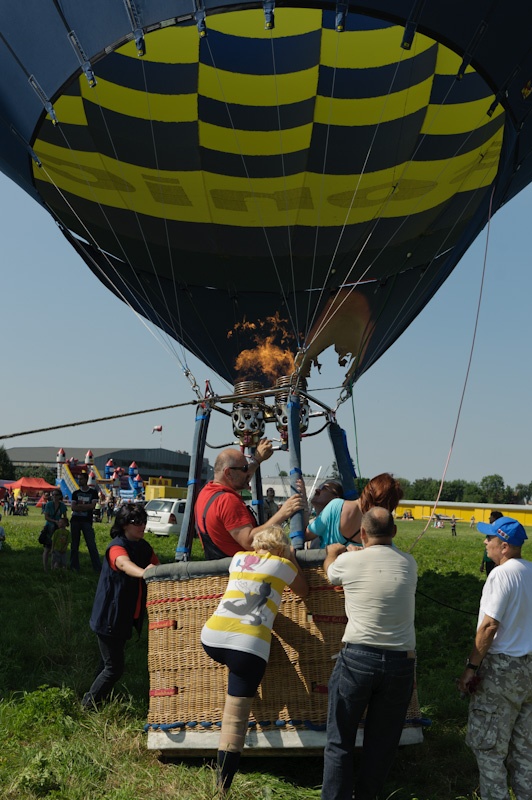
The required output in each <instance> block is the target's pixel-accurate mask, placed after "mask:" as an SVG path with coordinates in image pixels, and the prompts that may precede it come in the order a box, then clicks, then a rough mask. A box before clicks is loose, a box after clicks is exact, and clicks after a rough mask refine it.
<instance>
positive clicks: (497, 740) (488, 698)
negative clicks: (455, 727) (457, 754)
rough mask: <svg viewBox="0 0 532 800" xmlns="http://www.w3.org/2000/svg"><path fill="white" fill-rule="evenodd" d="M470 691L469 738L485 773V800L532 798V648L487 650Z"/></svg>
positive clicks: (482, 781)
mask: <svg viewBox="0 0 532 800" xmlns="http://www.w3.org/2000/svg"><path fill="white" fill-rule="evenodd" d="M480 675H481V677H482V682H481V684H480V686H479V688H478V690H477V692H476V694H474V695H473V696H472V697H471V700H470V703H469V720H468V726H467V737H466V742H467V744H468V745H469V747H470V748H471V749H472V751H473V753H474V754H475V757H476V759H477V763H478V769H479V773H480V795H481V797H482V800H508V798H509V794H508V783H510V786H511V787H512V789H513V790H514V792H515V796H516V800H532V654H529V655H527V656H522V657H520V658H517V657H513V656H506V655H503V654H494V655H489V654H488V655H487V656H486V658H485V659H484V661H483V663H482V667H481V670H480Z"/></svg>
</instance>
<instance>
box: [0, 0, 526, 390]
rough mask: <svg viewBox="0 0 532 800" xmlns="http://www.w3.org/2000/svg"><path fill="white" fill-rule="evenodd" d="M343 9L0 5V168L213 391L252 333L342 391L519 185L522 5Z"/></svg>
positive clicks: (230, 372) (118, 1) (161, 2)
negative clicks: (193, 360)
mask: <svg viewBox="0 0 532 800" xmlns="http://www.w3.org/2000/svg"><path fill="white" fill-rule="evenodd" d="M356 9H357V6H356V5H355V4H349V3H339V4H338V5H337V7H336V10H329V9H322V8H320V7H318V6H312V7H305V6H304V5H301V4H298V6H297V7H296V8H291V7H284V6H281V7H278V8H276V9H275V10H274V4H273V3H266V4H265V5H264V8H255V7H253V4H252V3H250V2H246V1H245V0H244V2H241V3H239V4H238V8H236V7H234V6H233V5H232V4H230V3H228V4H226V5H225V6H223V5H222V6H219V5H218V6H217V7H216V8H214V4H211V3H198V4H197V6H195V7H194V10H191V7H190V5H189V4H188V3H184V2H179V1H178V0H177V1H176V2H174V3H169V2H167V0H166V1H165V0H153V2H152V1H151V0H146V2H143V3H142V4H139V3H136V2H134V0H126V2H122V0H115V2H112V0H105V1H104V0H99V1H98V0H97V1H96V2H95V3H93V4H91V12H90V14H89V13H87V12H86V11H85V10H84V7H83V6H82V5H81V6H80V4H79V3H77V2H74V0H65V2H63V3H62V4H61V5H59V4H57V3H54V2H52V0H48V1H47V0H41V1H40V2H32V3H30V4H29V5H28V4H19V3H16V2H14V0H13V2H5V3H3V7H2V19H3V24H2V34H1V40H2V48H1V50H0V64H1V67H2V72H1V74H2V76H3V78H2V85H1V86H0V104H1V115H0V116H1V121H2V125H1V126H0V143H1V148H0V153H1V156H0V166H1V168H2V170H3V171H4V172H5V173H6V174H7V175H9V176H10V177H11V178H13V180H15V181H16V182H17V183H18V184H19V185H20V186H22V187H23V188H24V189H25V190H26V191H27V192H29V193H30V194H31V195H33V196H34V197H35V199H36V200H37V201H38V202H40V203H41V204H43V205H45V207H46V208H47V209H48V210H49V212H50V213H51V215H52V216H53V217H54V218H55V220H56V222H57V223H58V225H59V226H60V228H61V230H62V231H63V233H64V235H65V236H66V237H67V238H68V239H69V241H70V242H71V243H72V245H73V246H74V248H75V249H76V250H77V251H78V253H79V254H80V255H81V257H82V258H83V259H84V260H85V262H86V263H87V264H88V266H89V267H90V269H92V270H93V272H94V273H95V274H96V275H97V277H98V278H99V279H100V280H102V281H103V282H104V283H105V284H106V285H108V286H109V288H110V289H111V290H112V291H113V292H115V293H116V294H117V295H118V296H119V297H120V298H121V299H123V300H124V301H125V302H127V303H128V304H130V305H131V306H132V307H133V308H134V309H135V310H136V311H138V312H140V313H141V314H143V315H144V316H145V317H147V318H148V319H150V320H152V321H153V323H154V324H155V325H157V326H159V327H160V328H162V329H164V330H165V331H167V332H169V333H170V334H171V335H172V336H173V337H175V338H176V339H177V340H178V341H180V342H182V343H183V344H184V346H185V347H186V348H188V350H190V351H192V352H193V353H195V354H196V355H197V356H199V358H201V359H202V360H204V361H205V363H207V364H208V365H209V366H210V367H211V368H212V369H213V370H215V371H216V372H217V373H218V374H219V375H221V376H223V377H225V378H227V379H228V380H230V381H234V380H235V378H236V377H238V376H239V375H240V374H241V372H240V371H239V370H241V368H242V367H241V362H242V358H241V354H242V353H243V351H244V352H245V351H246V350H249V351H253V352H255V351H257V348H258V344H257V341H256V339H257V337H258V336H259V335H262V336H263V337H265V338H266V339H268V340H269V341H270V342H271V344H272V345H275V346H278V347H279V348H280V349H281V350H282V351H283V352H288V354H289V356H290V357H294V356H296V355H297V354H298V353H299V356H298V360H297V364H298V369H300V370H302V371H303V372H308V370H309V368H310V364H311V363H312V360H313V359H315V358H316V357H317V356H318V355H319V353H320V352H321V351H322V350H323V349H325V348H327V347H329V346H333V345H334V346H335V347H336V349H337V351H338V353H339V357H340V360H341V361H342V364H345V366H346V367H347V371H348V373H349V380H350V381H352V380H355V379H356V378H357V377H359V376H360V375H361V374H362V373H363V372H364V371H365V370H366V369H368V367H369V366H370V365H371V364H372V363H374V361H375V360H376V359H377V358H378V357H379V356H380V355H381V354H382V353H383V352H384V350H386V348H387V347H389V346H390V344H391V343H392V342H393V341H394V340H395V339H396V338H397V336H399V335H400V333H401V332H402V331H403V330H404V329H405V328H406V326H407V325H408V324H409V323H410V322H411V321H412V319H413V318H414V317H415V316H416V315H417V314H418V313H419V311H420V310H421V309H422V308H423V306H424V305H425V304H426V303H427V301H428V300H429V299H430V298H431V297H432V295H433V294H434V292H435V291H436V290H437V289H438V287H439V286H440V285H441V284H442V282H443V281H444V280H445V278H446V277H447V276H448V275H449V273H450V271H451V270H452V269H453V267H454V266H455V265H456V263H457V262H458V260H459V258H460V256H461V255H462V254H463V252H464V251H465V250H466V248H467V247H468V245H469V244H470V243H471V242H472V241H473V239H474V238H475V236H476V235H477V234H478V232H479V231H480V230H481V229H482V227H483V226H484V224H485V223H486V220H487V218H488V215H489V213H490V208H491V213H493V212H494V211H495V210H496V209H497V208H498V207H500V206H501V205H502V204H503V203H505V202H507V201H508V200H509V199H510V198H511V197H512V196H514V195H515V194H516V193H517V192H518V191H519V190H520V189H521V188H523V187H524V186H525V185H526V184H527V183H528V182H529V180H530V175H531V170H532V166H531V163H530V160H529V159H528V155H529V153H530V150H531V147H532V139H531V134H530V123H529V121H528V115H529V110H530V107H531V106H530V103H531V102H532V98H531V96H530V95H531V93H532V82H531V81H532V55H531V53H530V52H529V47H528V38H527V33H526V32H527V31H528V30H529V26H528V24H527V23H528V22H529V21H530V17H531V16H532V11H531V10H530V9H528V7H525V8H524V7H523V5H522V4H518V3H514V2H510V3H505V4H503V5H502V4H495V5H494V4H492V3H488V2H480V1H479V2H475V3H468V4H463V3H457V2H450V3H431V4H418V5H415V6H414V11H412V4H411V3H407V2H401V0H398V1H397V2H395V3H393V4H391V5H390V4H389V3H387V2H368V3H366V4H364V9H363V13H357V10H356ZM222 10H223V11H224V13H217V11H222ZM203 34H206V35H203ZM52 43H53V52H54V57H53V58H50V47H51V45H52ZM239 356H240V362H239ZM254 361H255V362H256V358H255V359H254ZM238 364H239V365H238ZM244 370H245V367H244ZM287 371H288V370H287Z"/></svg>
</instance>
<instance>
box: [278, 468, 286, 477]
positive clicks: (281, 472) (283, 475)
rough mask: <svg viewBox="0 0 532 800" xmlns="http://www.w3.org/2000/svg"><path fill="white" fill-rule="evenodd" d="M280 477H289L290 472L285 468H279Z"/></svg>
mask: <svg viewBox="0 0 532 800" xmlns="http://www.w3.org/2000/svg"><path fill="white" fill-rule="evenodd" d="M279 477H280V478H288V472H287V471H286V470H285V469H281V470H279Z"/></svg>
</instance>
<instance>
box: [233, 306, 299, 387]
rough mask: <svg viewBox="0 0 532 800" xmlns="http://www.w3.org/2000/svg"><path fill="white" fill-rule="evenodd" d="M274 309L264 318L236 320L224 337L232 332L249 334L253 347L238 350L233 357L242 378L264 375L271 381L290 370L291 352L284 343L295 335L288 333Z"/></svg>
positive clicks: (288, 372) (291, 368)
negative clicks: (250, 320)
mask: <svg viewBox="0 0 532 800" xmlns="http://www.w3.org/2000/svg"><path fill="white" fill-rule="evenodd" d="M287 322H288V320H286V319H282V318H281V317H280V315H279V312H278V311H277V312H276V313H275V314H274V315H273V316H270V317H266V318H265V319H264V320H257V322H249V321H248V320H243V321H242V322H237V323H236V325H235V326H234V328H233V330H232V331H229V333H228V337H231V336H233V334H235V333H236V332H240V333H247V334H250V335H251V338H252V340H253V342H254V343H255V346H254V347H249V348H246V349H244V350H242V351H241V352H240V354H239V356H238V358H237V359H236V362H235V370H236V371H237V372H238V374H239V375H243V376H245V377H246V378H248V377H250V376H260V377H262V376H265V377H267V378H268V379H270V380H271V381H272V382H274V381H275V380H276V379H277V378H278V377H279V376H280V375H287V374H291V373H292V372H294V369H295V364H294V355H293V353H292V351H291V350H290V349H289V347H288V345H289V343H290V342H293V341H294V339H295V337H294V335H293V334H291V333H290V332H289V331H288V329H287V327H286V323H287Z"/></svg>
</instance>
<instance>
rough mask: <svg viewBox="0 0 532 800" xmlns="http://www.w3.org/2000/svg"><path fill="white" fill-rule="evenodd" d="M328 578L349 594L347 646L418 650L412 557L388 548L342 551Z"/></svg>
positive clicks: (346, 607) (415, 570)
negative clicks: (349, 644)
mask: <svg viewBox="0 0 532 800" xmlns="http://www.w3.org/2000/svg"><path fill="white" fill-rule="evenodd" d="M327 576H328V578H329V580H330V582H331V583H332V584H334V585H336V586H343V589H344V593H345V613H346V615H347V625H346V629H345V633H344V635H343V637H342V641H343V642H351V643H353V644H365V645H368V646H370V647H380V648H383V649H386V650H414V649H415V646H416V633H415V630H414V615H415V605H416V604H415V600H416V586H417V564H416V562H415V561H414V558H413V557H412V556H411V555H409V554H408V553H403V552H401V551H400V550H398V549H397V548H395V547H391V546H388V545H372V546H371V547H365V548H364V549H363V550H359V551H349V552H347V553H342V555H340V556H338V558H337V559H336V561H334V562H333V563H332V564H331V566H330V567H329V569H328V571H327Z"/></svg>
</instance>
